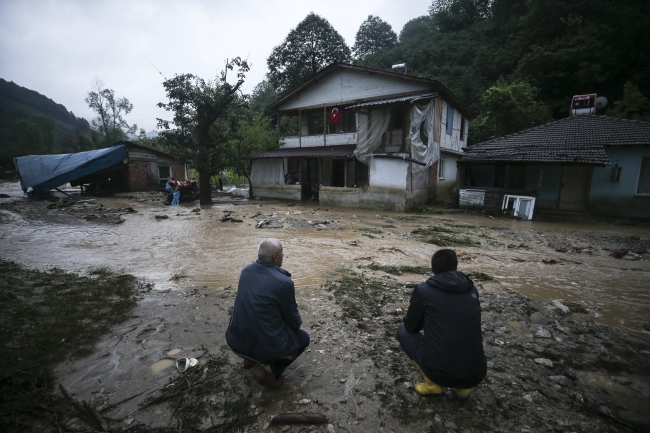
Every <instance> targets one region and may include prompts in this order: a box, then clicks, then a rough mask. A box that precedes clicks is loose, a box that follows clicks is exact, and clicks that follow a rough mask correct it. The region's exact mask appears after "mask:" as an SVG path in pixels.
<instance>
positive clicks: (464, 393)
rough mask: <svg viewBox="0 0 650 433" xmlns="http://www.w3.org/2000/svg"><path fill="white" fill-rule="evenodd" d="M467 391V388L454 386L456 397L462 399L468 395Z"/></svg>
mask: <svg viewBox="0 0 650 433" xmlns="http://www.w3.org/2000/svg"><path fill="white" fill-rule="evenodd" d="M469 392H470V390H469V389H463V388H454V394H456V397H458V398H460V399H463V400H464V399H466V398H468V397H469Z"/></svg>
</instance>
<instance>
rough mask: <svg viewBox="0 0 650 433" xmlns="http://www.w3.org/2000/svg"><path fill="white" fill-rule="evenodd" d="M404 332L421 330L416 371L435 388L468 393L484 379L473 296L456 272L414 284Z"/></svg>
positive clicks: (466, 280)
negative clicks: (422, 353) (420, 361)
mask: <svg viewBox="0 0 650 433" xmlns="http://www.w3.org/2000/svg"><path fill="white" fill-rule="evenodd" d="M404 327H405V328H406V330H407V331H409V332H419V331H421V330H422V329H424V344H425V353H426V357H425V358H426V362H425V365H420V368H422V369H423V370H424V372H425V373H426V375H427V377H429V379H431V380H432V381H434V382H435V383H437V384H438V385H440V386H448V387H457V388H472V387H474V386H476V385H478V384H479V383H480V382H481V381H482V380H483V378H485V375H486V374H487V363H486V360H485V354H484V353H483V337H482V335H481V305H480V302H479V297H478V291H477V290H476V287H475V286H474V283H473V282H472V280H470V279H469V277H467V276H466V275H465V274H463V273H462V272H458V271H450V272H443V273H440V274H437V275H434V276H432V277H430V278H429V279H428V280H427V281H426V283H422V284H418V285H417V286H416V287H415V289H414V290H413V294H412V295H411V303H410V305H409V308H408V311H407V313H406V316H404Z"/></svg>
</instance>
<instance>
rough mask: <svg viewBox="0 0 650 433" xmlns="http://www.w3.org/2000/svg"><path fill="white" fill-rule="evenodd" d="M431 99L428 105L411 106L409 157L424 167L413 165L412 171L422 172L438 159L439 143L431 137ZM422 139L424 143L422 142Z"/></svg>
mask: <svg viewBox="0 0 650 433" xmlns="http://www.w3.org/2000/svg"><path fill="white" fill-rule="evenodd" d="M433 101H434V100H433V99H432V100H431V101H430V102H429V103H428V104H413V106H411V126H410V128H409V138H410V139H411V157H412V158H413V159H415V160H416V161H420V162H423V163H424V164H426V165H424V166H422V165H419V164H413V170H415V171H419V170H424V169H427V168H429V167H431V166H432V165H433V163H434V162H436V161H437V160H439V159H440V143H438V142H436V141H435V140H434V137H433V112H434V108H433V107H434V104H433ZM423 139H424V141H423Z"/></svg>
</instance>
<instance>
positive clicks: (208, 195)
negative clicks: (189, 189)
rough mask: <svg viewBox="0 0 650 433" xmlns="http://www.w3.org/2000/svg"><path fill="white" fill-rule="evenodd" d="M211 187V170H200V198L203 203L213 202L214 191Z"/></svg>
mask: <svg viewBox="0 0 650 433" xmlns="http://www.w3.org/2000/svg"><path fill="white" fill-rule="evenodd" d="M210 188H211V187H210V172H209V171H201V172H199V200H200V203H201V204H202V205H204V204H212V191H211V190H210Z"/></svg>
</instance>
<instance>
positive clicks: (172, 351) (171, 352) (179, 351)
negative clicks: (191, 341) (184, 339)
mask: <svg viewBox="0 0 650 433" xmlns="http://www.w3.org/2000/svg"><path fill="white" fill-rule="evenodd" d="M182 351H183V349H180V348H178V347H177V348H176V349H172V350H170V351H169V352H167V353H165V355H167V356H174V355H178V354H179V353H181V352H182Z"/></svg>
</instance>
